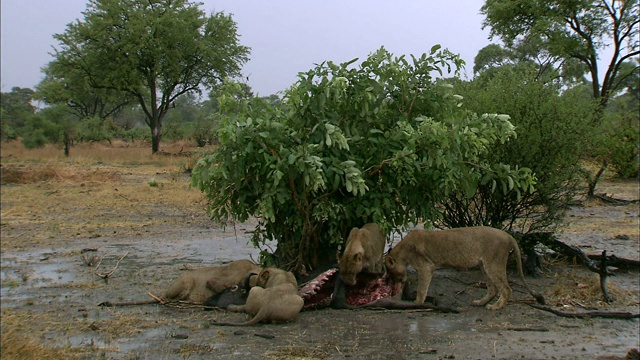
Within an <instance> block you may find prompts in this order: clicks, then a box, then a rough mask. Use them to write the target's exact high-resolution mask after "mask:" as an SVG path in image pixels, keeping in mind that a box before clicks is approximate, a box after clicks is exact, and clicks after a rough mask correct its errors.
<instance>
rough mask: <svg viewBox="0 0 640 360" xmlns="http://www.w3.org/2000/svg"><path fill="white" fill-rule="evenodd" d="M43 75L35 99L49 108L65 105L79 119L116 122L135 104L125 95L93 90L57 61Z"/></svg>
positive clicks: (82, 79) (84, 78) (87, 82)
mask: <svg viewBox="0 0 640 360" xmlns="http://www.w3.org/2000/svg"><path fill="white" fill-rule="evenodd" d="M42 71H43V72H44V74H45V77H44V79H43V80H42V81H41V82H40V83H39V84H38V85H37V86H36V92H35V98H36V99H38V100H42V101H44V102H45V103H47V104H50V105H53V104H61V105H65V106H66V107H67V108H68V111H69V112H70V113H72V114H74V115H75V116H76V117H77V118H78V119H85V118H92V117H96V118H99V119H102V120H105V119H107V118H109V117H111V118H113V117H115V116H117V115H118V114H119V113H120V111H122V109H123V108H124V107H125V106H127V105H128V104H130V103H131V102H133V101H134V99H133V98H131V97H130V96H129V97H128V96H127V95H128V94H126V93H123V92H119V91H113V90H106V89H101V88H94V87H92V86H91V84H90V83H89V81H88V80H87V78H86V77H85V76H84V74H83V73H81V72H78V71H75V72H74V71H73V69H71V68H66V67H64V66H61V65H60V63H59V62H58V61H56V60H54V61H51V62H50V63H49V64H48V65H47V66H45V67H44V68H43V69H42Z"/></svg>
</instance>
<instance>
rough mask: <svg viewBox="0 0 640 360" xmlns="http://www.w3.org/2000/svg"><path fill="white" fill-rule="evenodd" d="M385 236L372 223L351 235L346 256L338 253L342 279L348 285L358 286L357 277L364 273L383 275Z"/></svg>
mask: <svg viewBox="0 0 640 360" xmlns="http://www.w3.org/2000/svg"><path fill="white" fill-rule="evenodd" d="M385 242H386V241H385V236H384V233H383V232H382V230H381V229H380V226H378V224H374V223H370V224H366V225H364V226H363V227H362V228H361V229H358V228H353V229H351V232H350V233H349V238H348V239H347V244H346V246H345V247H344V254H343V255H342V257H340V253H339V252H338V253H337V255H336V256H337V258H338V266H339V267H340V277H341V278H342V281H344V282H345V284H347V285H351V286H353V285H355V284H356V275H358V274H359V273H360V272H362V271H366V272H370V273H382V272H383V268H382V262H383V260H382V255H383V254H384V246H385Z"/></svg>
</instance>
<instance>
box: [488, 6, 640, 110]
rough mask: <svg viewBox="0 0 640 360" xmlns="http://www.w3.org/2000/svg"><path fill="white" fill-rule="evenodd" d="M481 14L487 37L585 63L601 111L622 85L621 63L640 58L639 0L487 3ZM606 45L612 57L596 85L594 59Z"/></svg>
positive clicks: (597, 73)
mask: <svg viewBox="0 0 640 360" xmlns="http://www.w3.org/2000/svg"><path fill="white" fill-rule="evenodd" d="M480 11H481V13H482V14H484V15H485V16H486V19H485V20H484V22H483V27H490V28H491V33H490V34H491V36H498V37H500V39H501V40H502V41H503V42H504V43H505V44H506V46H507V47H512V46H513V45H514V44H516V43H518V42H525V43H526V42H535V43H536V44H537V45H538V46H537V51H538V52H539V51H541V50H543V51H546V52H548V53H549V54H550V55H553V56H557V57H559V58H560V59H564V60H566V59H576V60H578V61H580V62H581V63H582V64H584V65H585V66H586V67H587V69H588V72H589V75H590V77H591V87H592V93H593V97H594V98H595V99H598V100H599V101H600V105H601V107H602V108H605V107H606V106H607V104H608V102H609V99H610V97H611V94H612V92H613V91H615V90H616V89H617V88H618V87H619V86H620V81H619V80H620V79H619V74H620V69H621V66H622V64H623V63H624V62H626V61H630V60H631V59H632V58H633V57H634V56H637V55H639V54H640V43H639V42H640V40H638V39H639V38H638V35H639V30H638V28H639V27H638V23H639V22H640V18H639V17H638V2H637V1H627V0H575V1H562V0H553V1H540V0H537V1H530V0H514V1H508V2H505V1H501V0H487V1H486V2H485V4H484V5H483V6H482V8H481V10H480ZM609 44H612V45H613V47H612V49H611V50H612V51H611V58H610V59H609V61H608V62H607V64H608V65H607V69H606V71H605V74H604V78H603V80H602V83H600V73H599V68H598V57H599V53H601V51H602V50H604V49H605V48H607V47H608V46H609Z"/></svg>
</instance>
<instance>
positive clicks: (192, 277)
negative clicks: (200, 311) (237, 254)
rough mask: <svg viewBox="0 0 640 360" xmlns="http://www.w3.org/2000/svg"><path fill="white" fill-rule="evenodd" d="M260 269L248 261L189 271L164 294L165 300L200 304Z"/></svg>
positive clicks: (237, 261)
mask: <svg viewBox="0 0 640 360" xmlns="http://www.w3.org/2000/svg"><path fill="white" fill-rule="evenodd" d="M261 269H262V268H261V267H260V266H258V265H256V264H254V263H253V262H251V261H249V260H236V261H232V262H230V263H229V264H227V265H222V266H211V267H206V268H202V269H196V270H191V271H189V272H188V273H186V274H184V275H182V276H180V278H178V280H176V281H175V282H174V283H173V284H172V285H171V286H170V287H169V290H167V292H166V293H165V297H166V298H167V299H177V300H185V301H191V302H195V303H202V302H204V301H206V300H207V299H208V298H210V297H211V296H212V295H214V294H217V293H220V292H222V291H224V290H225V289H227V288H230V287H233V286H235V285H237V284H238V283H240V282H241V281H243V280H244V279H245V277H246V275H247V274H248V273H251V272H255V273H258V272H260V270H261Z"/></svg>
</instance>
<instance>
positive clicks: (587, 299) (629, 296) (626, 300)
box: [548, 273, 640, 307]
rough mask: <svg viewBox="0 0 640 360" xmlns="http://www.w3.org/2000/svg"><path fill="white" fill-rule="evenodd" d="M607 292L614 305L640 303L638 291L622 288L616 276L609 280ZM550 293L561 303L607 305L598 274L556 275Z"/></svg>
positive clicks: (588, 305)
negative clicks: (618, 284) (617, 282)
mask: <svg viewBox="0 0 640 360" xmlns="http://www.w3.org/2000/svg"><path fill="white" fill-rule="evenodd" d="M607 292H608V293H609V295H610V296H611V297H612V298H613V299H614V301H615V302H614V304H611V305H612V306H616V307H619V306H621V305H622V306H638V304H640V302H639V301H640V299H639V294H638V292H637V291H632V290H627V289H622V288H621V287H619V286H617V285H616V283H615V278H612V280H609V281H607ZM548 293H549V294H550V295H551V296H552V297H553V299H554V300H555V301H556V302H557V303H558V304H559V305H565V306H585V307H607V306H609V304H607V303H606V302H604V301H603V295H602V290H601V288H600V277H599V276H598V275H597V274H588V275H578V274H575V273H573V274H569V275H568V276H567V275H556V283H555V285H554V286H553V287H551V288H550V289H549V290H548Z"/></svg>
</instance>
